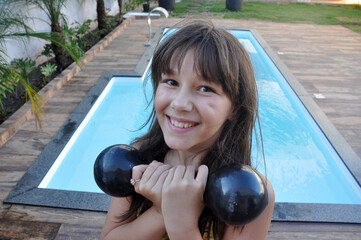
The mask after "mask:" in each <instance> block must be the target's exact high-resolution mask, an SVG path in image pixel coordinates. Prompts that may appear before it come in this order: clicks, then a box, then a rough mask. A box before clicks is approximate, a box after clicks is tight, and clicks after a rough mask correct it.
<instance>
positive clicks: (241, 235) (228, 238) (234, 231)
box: [223, 174, 275, 240]
mask: <svg viewBox="0 0 361 240" xmlns="http://www.w3.org/2000/svg"><path fill="white" fill-rule="evenodd" d="M261 176H262V178H263V179H264V181H265V183H266V186H267V190H268V205H267V207H266V208H265V210H264V211H263V212H262V213H261V215H259V216H258V217H257V218H256V219H255V220H253V221H252V222H250V223H249V224H247V225H245V226H244V227H243V228H242V227H238V228H235V227H233V226H227V228H226V231H225V234H224V237H223V240H237V239H252V240H263V239H265V238H266V236H267V234H268V229H269V227H270V225H271V220H272V215H273V209H274V205H275V193H274V190H273V186H272V184H271V182H270V181H269V180H268V179H267V178H266V177H265V176H263V175H262V174H261Z"/></svg>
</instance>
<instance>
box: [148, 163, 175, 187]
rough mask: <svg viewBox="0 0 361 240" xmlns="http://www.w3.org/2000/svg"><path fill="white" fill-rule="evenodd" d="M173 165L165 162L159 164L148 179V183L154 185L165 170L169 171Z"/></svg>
mask: <svg viewBox="0 0 361 240" xmlns="http://www.w3.org/2000/svg"><path fill="white" fill-rule="evenodd" d="M170 168H171V166H170V165H168V164H163V165H160V166H157V168H156V169H155V170H154V172H153V174H152V176H150V178H149V179H148V181H147V184H149V186H154V185H155V184H156V183H157V181H158V179H159V177H160V176H161V175H162V173H163V172H165V171H167V170H168V169H170Z"/></svg>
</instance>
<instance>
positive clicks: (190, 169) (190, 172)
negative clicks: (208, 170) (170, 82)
mask: <svg viewBox="0 0 361 240" xmlns="http://www.w3.org/2000/svg"><path fill="white" fill-rule="evenodd" d="M195 174H196V168H195V167H194V166H192V165H189V166H187V169H186V171H185V173H184V178H185V179H191V180H194V176H195Z"/></svg>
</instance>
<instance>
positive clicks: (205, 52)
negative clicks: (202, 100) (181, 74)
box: [152, 23, 247, 103]
mask: <svg viewBox="0 0 361 240" xmlns="http://www.w3.org/2000/svg"><path fill="white" fill-rule="evenodd" d="M190 50H193V51H194V70H195V72H196V73H197V74H198V75H199V76H200V77H202V78H203V79H204V80H205V81H208V82H213V83H216V84H219V85H221V86H222V88H223V90H224V92H225V93H226V94H227V95H228V96H229V97H230V98H231V99H232V101H233V102H234V103H236V102H238V100H237V96H238V95H239V91H240V85H239V83H240V75H242V72H241V69H242V67H241V65H242V64H243V63H241V61H240V59H244V57H245V55H247V53H246V52H245V51H244V49H243V47H242V46H241V43H240V42H239V41H238V40H237V39H236V38H235V37H234V36H233V35H232V34H230V33H229V32H227V31H226V30H224V29H221V28H215V27H214V26H213V25H212V24H208V25H207V24H204V23H202V24H200V25H197V24H195V25H193V26H190V27H189V26H188V27H186V28H180V29H179V30H177V31H175V32H174V33H173V34H172V35H170V36H168V37H167V38H165V39H164V40H163V41H162V42H161V43H160V45H159V47H158V49H157V50H156V53H155V54H154V56H155V58H154V59H153V63H152V78H153V81H154V82H153V84H154V86H155V87H157V86H158V83H159V81H160V79H161V76H162V74H172V73H173V71H172V69H171V68H170V63H171V61H175V62H177V67H178V71H179V70H180V68H181V66H182V63H183V61H184V58H185V55H186V54H187V52H188V51H190Z"/></svg>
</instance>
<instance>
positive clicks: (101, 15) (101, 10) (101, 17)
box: [97, 0, 107, 35]
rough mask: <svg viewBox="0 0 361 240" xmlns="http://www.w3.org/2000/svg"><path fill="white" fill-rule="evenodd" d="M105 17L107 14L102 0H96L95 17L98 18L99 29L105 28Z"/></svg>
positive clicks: (103, 29)
mask: <svg viewBox="0 0 361 240" xmlns="http://www.w3.org/2000/svg"><path fill="white" fill-rule="evenodd" d="M106 17H107V15H106V13H105V5H104V0H97V19H98V29H99V30H100V31H105V30H106V29H107V20H106ZM103 35H104V34H103Z"/></svg>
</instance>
